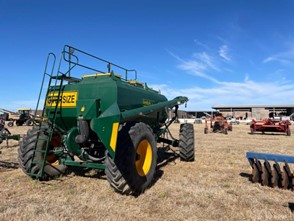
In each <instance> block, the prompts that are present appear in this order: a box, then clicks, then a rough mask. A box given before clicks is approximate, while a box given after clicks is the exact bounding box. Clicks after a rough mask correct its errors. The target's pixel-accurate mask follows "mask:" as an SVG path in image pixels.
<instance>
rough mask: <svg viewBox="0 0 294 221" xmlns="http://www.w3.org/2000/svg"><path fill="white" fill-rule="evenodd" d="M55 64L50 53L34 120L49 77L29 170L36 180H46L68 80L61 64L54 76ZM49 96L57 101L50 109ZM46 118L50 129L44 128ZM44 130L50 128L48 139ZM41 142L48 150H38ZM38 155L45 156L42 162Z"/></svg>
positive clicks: (54, 59)
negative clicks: (47, 101)
mask: <svg viewBox="0 0 294 221" xmlns="http://www.w3.org/2000/svg"><path fill="white" fill-rule="evenodd" d="M51 58H53V62H52V67H51V70H50V71H49V72H48V64H49V61H50V60H51ZM61 61H62V57H61V59H60V64H61ZM55 62H56V56H55V54H53V53H49V54H48V57H47V61H46V66H45V70H44V75H43V79H42V85H41V89H40V93H39V97H38V102H37V106H36V110H35V116H34V118H35V117H36V113H37V110H38V108H39V105H40V99H41V96H42V92H43V88H44V82H45V79H46V76H47V77H49V82H48V87H47V91H46V96H45V101H44V105H43V111H42V115H41V122H40V124H39V126H38V127H39V128H38V129H39V130H38V132H37V139H36V142H35V147H34V150H33V155H32V161H31V166H30V169H29V175H30V176H31V177H34V178H36V179H42V178H44V172H45V166H46V158H47V155H48V152H49V143H50V141H51V139H52V136H53V133H54V130H55V128H56V124H55V121H56V115H57V110H58V106H59V102H60V97H61V94H62V93H61V90H62V86H63V82H64V79H65V78H66V74H62V73H61V72H60V64H59V67H58V72H57V75H56V76H53V73H54V68H55ZM54 79H55V81H54ZM52 80H53V81H52ZM58 82H59V83H58ZM52 83H53V84H52ZM56 89H58V90H56ZM56 94H57V96H56ZM54 95H55V96H54ZM49 96H52V97H54V98H55V99H56V100H55V102H51V105H50V106H49V107H48V106H46V99H48V97H49ZM54 105H55V106H54ZM46 113H47V116H46ZM44 118H50V119H51V121H50V124H48V125H49V127H47V126H45V127H44V126H43V120H44ZM44 128H48V130H47V131H46V132H47V136H46V137H44V136H40V135H41V132H42V131H43V129H44ZM39 141H45V143H46V148H45V149H41V150H38V149H37V146H38V142H39ZM36 153H42V154H43V158H42V160H41V162H40V161H38V160H37V159H36ZM36 165H39V169H38V170H37V171H36V172H34V171H32V169H33V167H34V166H36ZM50 166H52V167H54V166H53V165H50Z"/></svg>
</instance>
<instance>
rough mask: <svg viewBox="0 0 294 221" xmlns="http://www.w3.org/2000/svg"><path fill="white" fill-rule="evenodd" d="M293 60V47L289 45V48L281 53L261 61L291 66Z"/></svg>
mask: <svg viewBox="0 0 294 221" xmlns="http://www.w3.org/2000/svg"><path fill="white" fill-rule="evenodd" d="M293 60H294V46H293V45H290V47H289V48H288V49H287V50H285V51H282V52H279V53H276V54H274V55H270V56H268V57H266V58H265V59H263V61H262V62H263V63H264V64H266V63H269V62H274V61H275V62H278V63H281V64H284V65H293Z"/></svg>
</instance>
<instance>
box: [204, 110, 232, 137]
mask: <svg viewBox="0 0 294 221" xmlns="http://www.w3.org/2000/svg"><path fill="white" fill-rule="evenodd" d="M208 128H211V130H212V132H214V133H217V132H219V133H224V134H228V130H230V131H232V129H233V128H232V125H231V124H229V123H228V121H227V120H226V119H225V118H224V117H223V116H222V114H220V113H219V114H217V115H216V116H215V117H212V118H208V119H205V127H204V134H207V133H208V130H209V129H208Z"/></svg>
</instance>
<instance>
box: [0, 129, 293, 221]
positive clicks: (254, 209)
mask: <svg viewBox="0 0 294 221" xmlns="http://www.w3.org/2000/svg"><path fill="white" fill-rule="evenodd" d="M28 128H29V127H16V126H15V127H13V128H9V129H10V131H11V132H12V133H13V134H17V133H19V134H25V133H26V131H27V130H28ZM194 129H195V161H194V162H190V163H187V162H181V161H179V159H178V158H176V159H173V158H162V160H165V161H163V162H161V163H160V165H159V166H158V169H157V172H156V179H155V181H154V183H153V185H152V186H151V187H150V188H149V189H147V190H146V191H145V193H144V194H142V195H140V196H138V197H133V196H122V195H120V194H118V193H116V192H115V191H114V190H113V189H112V188H111V187H110V186H109V184H108V182H107V180H106V178H105V176H103V175H102V176H99V175H97V173H95V171H93V172H92V173H89V174H87V175H86V176H78V175H74V174H70V175H69V176H66V177H62V178H59V179H56V180H52V181H48V182H39V181H35V180H32V179H31V178H30V177H28V176H26V175H25V174H24V173H23V172H22V170H21V169H19V168H18V161H17V149H18V142H17V141H9V146H8V147H7V146H6V142H3V143H2V144H1V145H0V148H1V149H0V150H1V152H2V153H1V154H0V184H1V186H0V194H1V197H0V220H9V221H10V220H60V221H61V220H294V215H293V213H292V210H294V192H293V191H291V190H282V189H277V188H269V187H264V186H261V185H260V184H253V183H251V182H250V181H249V177H250V174H251V167H250V165H249V163H248V161H247V159H246V157H245V154H246V152H247V151H256V152H267V153H280V154H287V155H294V148H293V147H294V145H293V143H294V142H293V139H294V136H293V135H292V136H285V135H284V134H254V135H250V134H249V126H248V125H245V124H241V125H234V126H233V131H232V132H229V134H228V135H224V134H220V133H216V134H215V133H208V134H206V135H205V134H204V133H203V129H204V124H194ZM171 130H172V132H173V134H174V136H175V137H177V136H178V131H179V124H174V125H172V128H171ZM159 146H161V145H159ZM292 169H293V168H292Z"/></svg>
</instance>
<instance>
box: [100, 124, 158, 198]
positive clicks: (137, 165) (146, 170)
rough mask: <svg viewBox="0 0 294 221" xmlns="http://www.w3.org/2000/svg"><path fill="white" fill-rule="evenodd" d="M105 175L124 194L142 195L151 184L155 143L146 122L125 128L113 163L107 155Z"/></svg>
mask: <svg viewBox="0 0 294 221" xmlns="http://www.w3.org/2000/svg"><path fill="white" fill-rule="evenodd" d="M105 165H106V169H105V174H106V177H107V180H108V181H109V183H110V185H111V186H112V187H113V188H114V189H115V190H116V191H117V192H120V193H122V194H127V195H128V194H132V195H139V194H141V193H142V192H144V191H145V190H146V189H147V188H148V187H149V186H150V184H151V182H152V180H153V177H154V174H155V170H156V165H157V147H156V140H155V137H154V134H153V132H152V130H151V128H150V127H149V126H148V125H146V124H144V123H137V124H135V125H133V126H132V125H131V124H126V125H124V126H122V128H121V130H120V131H119V134H118V140H117V145H116V153H115V158H114V160H113V159H112V158H111V157H110V156H108V155H106V160H105Z"/></svg>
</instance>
